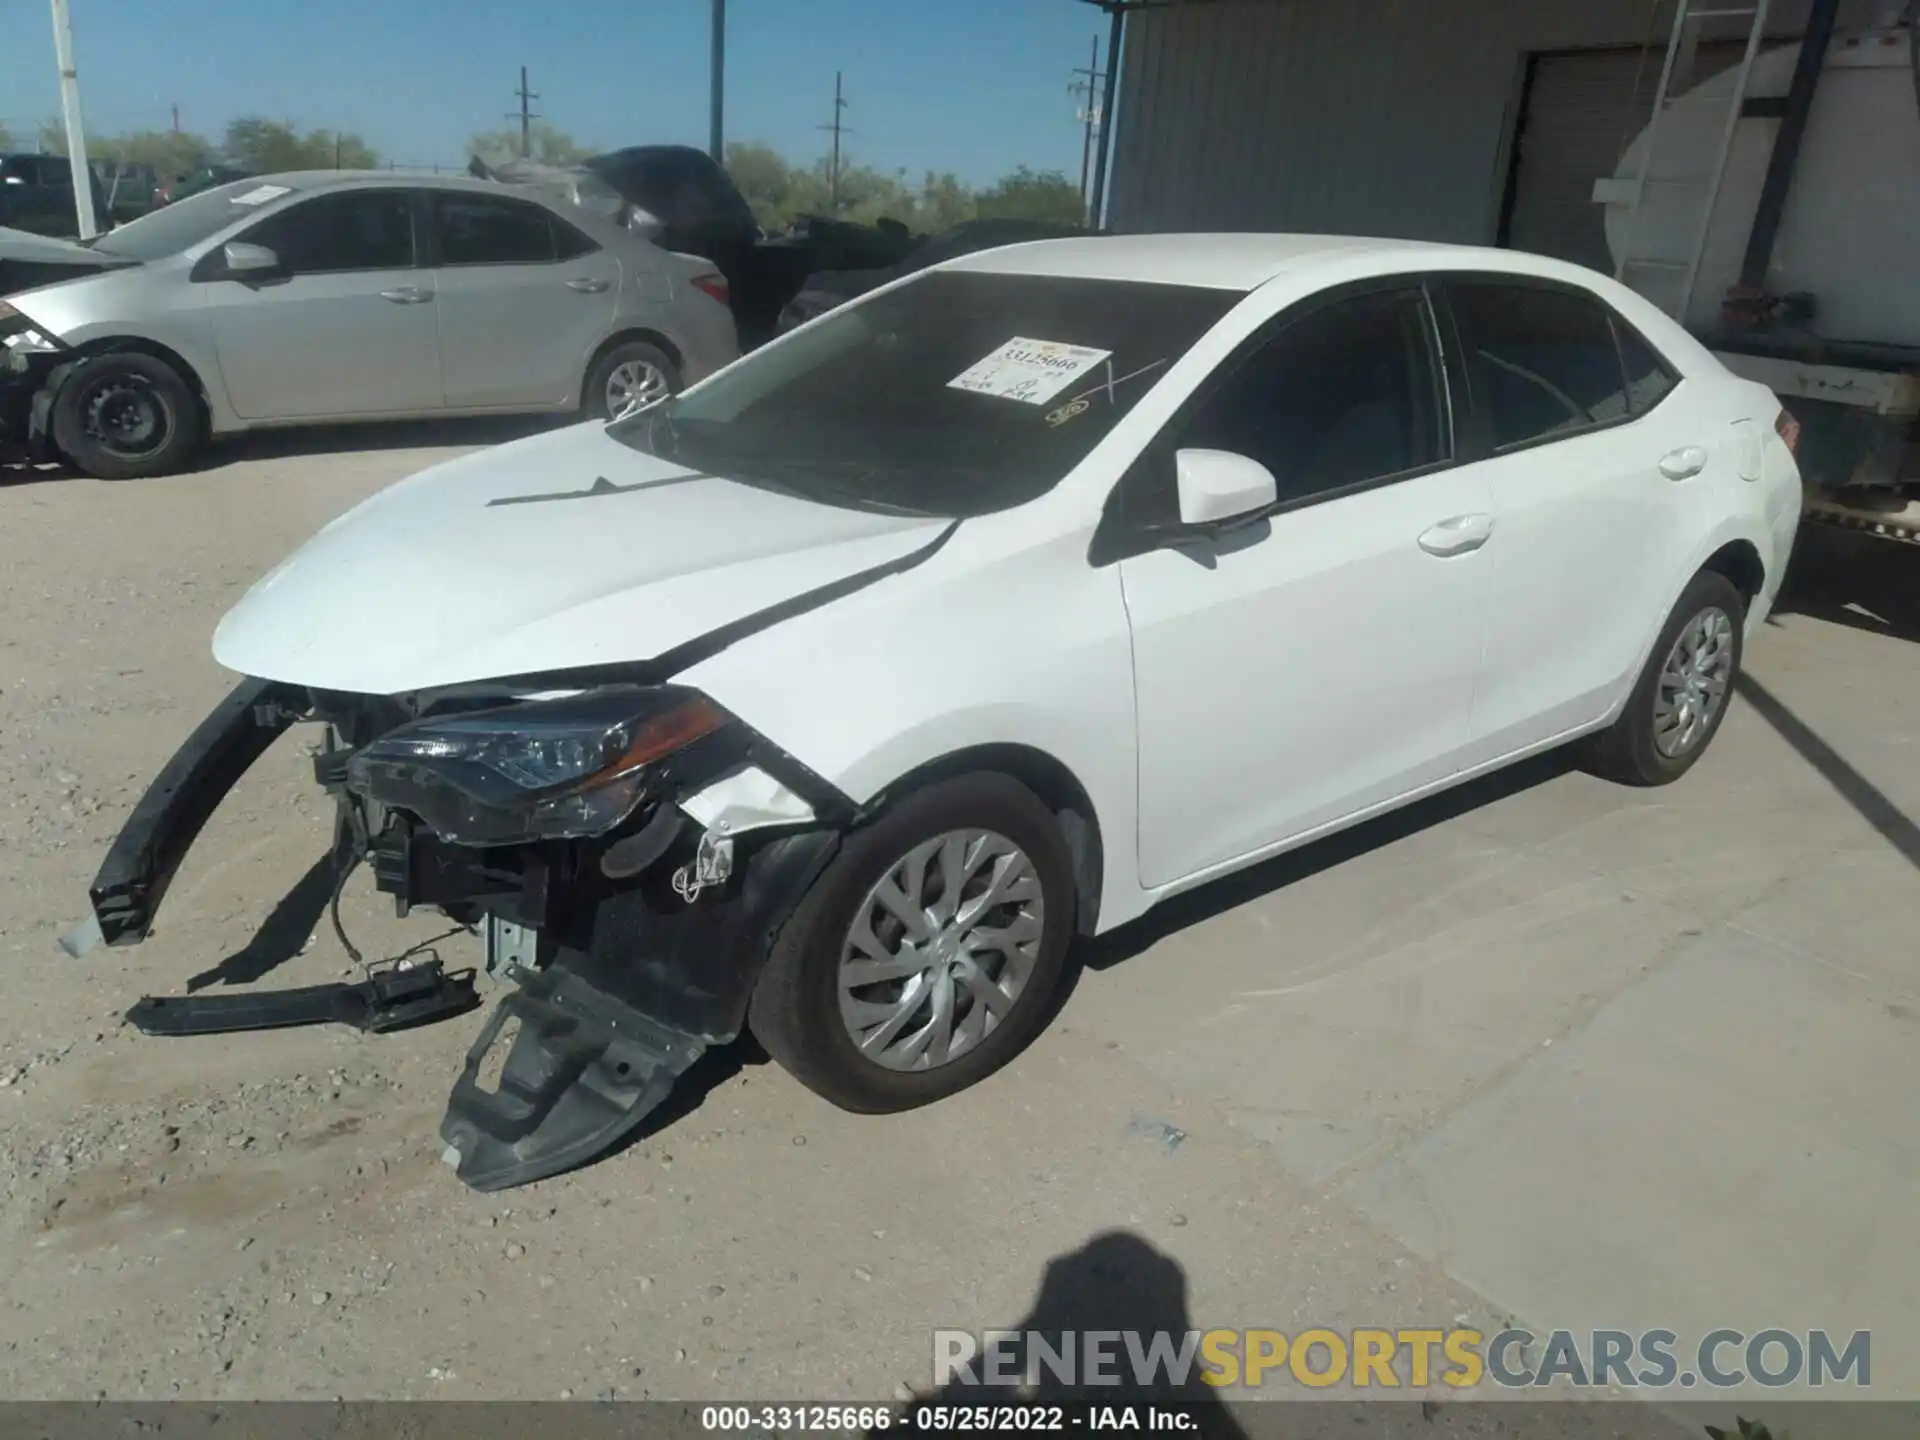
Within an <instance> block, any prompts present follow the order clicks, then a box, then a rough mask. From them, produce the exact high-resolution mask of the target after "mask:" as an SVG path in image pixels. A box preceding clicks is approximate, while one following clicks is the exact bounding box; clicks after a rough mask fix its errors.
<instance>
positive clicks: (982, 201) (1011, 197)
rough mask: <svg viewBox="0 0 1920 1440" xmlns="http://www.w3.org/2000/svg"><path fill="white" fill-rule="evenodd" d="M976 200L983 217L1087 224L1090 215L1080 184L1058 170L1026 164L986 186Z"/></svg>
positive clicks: (1058, 223) (986, 218)
mask: <svg viewBox="0 0 1920 1440" xmlns="http://www.w3.org/2000/svg"><path fill="white" fill-rule="evenodd" d="M975 203H976V209H977V212H978V214H979V216H980V218H981V219H982V220H1040V221H1046V222H1048V223H1051V224H1055V225H1084V224H1085V223H1086V218H1087V206H1086V201H1085V200H1083V199H1082V198H1081V196H1080V187H1079V186H1078V185H1076V184H1074V183H1073V181H1071V180H1069V179H1068V178H1067V177H1066V176H1065V175H1063V174H1062V173H1061V172H1060V171H1058V170H1042V171H1035V170H1030V169H1028V168H1027V167H1026V166H1025V165H1022V166H1020V167H1019V168H1018V169H1016V170H1015V171H1014V172H1013V173H1012V174H1011V175H1003V176H1001V177H1000V178H999V179H998V180H996V181H995V182H994V183H993V184H992V185H990V186H988V187H987V188H986V189H985V190H982V191H981V192H980V193H979V195H978V196H977V197H976V202H975Z"/></svg>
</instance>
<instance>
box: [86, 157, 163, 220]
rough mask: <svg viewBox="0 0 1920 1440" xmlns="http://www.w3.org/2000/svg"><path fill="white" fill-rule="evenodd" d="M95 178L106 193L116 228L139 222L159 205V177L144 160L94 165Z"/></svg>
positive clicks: (103, 162) (96, 163)
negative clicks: (129, 222)
mask: <svg viewBox="0 0 1920 1440" xmlns="http://www.w3.org/2000/svg"><path fill="white" fill-rule="evenodd" d="M93 173H94V178H95V179H97V180H98V181H99V182H100V186H101V188H102V189H104V190H105V191H106V194H107V209H108V211H109V212H110V213H111V214H112V216H113V221H114V223H115V224H116V225H124V224H125V223H126V222H127V221H129V220H138V219H139V218H140V217H141V216H142V215H144V214H146V213H147V212H148V211H149V210H151V209H153V207H154V206H156V205H158V204H159V203H160V175H159V172H158V171H156V170H155V169H154V168H153V166H151V165H149V164H146V163H145V162H144V161H138V160H136V161H132V162H127V163H122V162H120V161H116V160H99V161H95V162H93Z"/></svg>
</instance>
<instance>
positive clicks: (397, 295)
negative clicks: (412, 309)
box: [380, 285, 433, 305]
mask: <svg viewBox="0 0 1920 1440" xmlns="http://www.w3.org/2000/svg"><path fill="white" fill-rule="evenodd" d="M380 298H381V299H382V300H391V301H392V302H393V303H394V304H396V305H424V304H426V303H427V301H429V300H431V299H433V292H432V291H431V290H422V289H421V288H420V287H419V286H418V285H400V286H397V287H395V288H394V289H392V290H382V291H381V292H380Z"/></svg>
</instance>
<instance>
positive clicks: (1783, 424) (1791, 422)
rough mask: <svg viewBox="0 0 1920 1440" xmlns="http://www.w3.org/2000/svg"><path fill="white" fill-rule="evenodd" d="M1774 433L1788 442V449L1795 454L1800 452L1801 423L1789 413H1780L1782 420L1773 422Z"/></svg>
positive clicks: (1783, 411)
mask: <svg viewBox="0 0 1920 1440" xmlns="http://www.w3.org/2000/svg"><path fill="white" fill-rule="evenodd" d="M1773 433H1774V434H1776V435H1778V436H1779V437H1780V438H1781V440H1783V441H1785V442H1786V446H1787V449H1788V450H1789V451H1791V452H1793V453H1794V454H1798V453H1799V450H1800V422H1799V421H1798V420H1796V419H1794V418H1793V416H1792V415H1791V414H1789V413H1788V412H1787V411H1785V410H1782V411H1781V412H1780V418H1779V419H1777V420H1775V421H1774V422H1773Z"/></svg>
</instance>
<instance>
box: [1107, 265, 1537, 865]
mask: <svg viewBox="0 0 1920 1440" xmlns="http://www.w3.org/2000/svg"><path fill="white" fill-rule="evenodd" d="M1164 444H1165V446H1166V447H1167V449H1168V452H1169V453H1172V452H1175V451H1177V450H1178V449H1180V448H1195V449H1215V450H1226V451H1229V452H1231V453H1235V454H1240V455H1244V456H1247V457H1248V458H1251V459H1257V460H1259V461H1260V463H1262V464H1263V465H1266V466H1267V468H1268V469H1269V470H1270V471H1271V472H1273V474H1274V476H1275V483H1276V487H1277V490H1278V495H1279V498H1278V500H1277V502H1276V503H1277V507H1278V508H1276V509H1275V510H1274V511H1273V512H1272V513H1271V514H1269V515H1268V516H1267V517H1266V518H1262V519H1258V520H1257V521H1255V522H1254V523H1251V524H1245V525H1242V526H1240V527H1238V528H1236V529H1233V530H1230V531H1228V532H1226V533H1224V534H1221V535H1218V536H1206V535H1201V536H1195V537H1191V538H1190V539H1188V540H1185V541H1183V542H1182V543H1177V544H1172V545H1167V544H1161V545H1158V546H1156V547H1154V548H1144V547H1143V549H1142V553H1137V554H1133V555H1130V556H1129V557H1128V558H1126V559H1124V560H1123V561H1122V563H1121V580H1122V585H1123V589H1124V593H1125V596H1126V602H1127V614H1128V618H1129V621H1130V623H1131V625H1132V628H1133V651H1134V674H1135V695H1136V699H1135V706H1136V718H1137V726H1138V735H1139V747H1140V805H1139V817H1140V818H1139V823H1140V834H1139V853H1140V872H1141V877H1142V879H1143V880H1144V882H1145V883H1146V884H1147V885H1149V886H1157V885H1165V884H1170V883H1173V882H1176V881H1179V880H1183V879H1186V878H1187V877H1190V876H1193V875H1196V874H1199V873H1201V872H1203V871H1206V870H1209V869H1211V868H1213V867H1215V866H1220V865H1224V864H1227V863H1229V862H1232V861H1235V860H1238V859H1240V858H1242V857H1245V856H1248V855H1251V854H1253V853H1255V852H1257V851H1260V850H1262V849H1265V848H1268V847H1270V846H1273V845H1277V844H1280V843H1283V842H1285V841H1287V840H1291V839H1293V838H1295V837H1297V836H1300V835H1303V834H1305V833H1307V832H1309V831H1312V830H1314V829H1317V828H1319V827H1321V826H1323V825H1327V824H1330V823H1332V822H1334V821H1337V820H1340V819H1343V818H1345V817H1347V816H1350V815H1353V814H1355V813H1357V812H1359V811H1361V810H1365V809H1367V808H1369V807H1371V806H1374V805H1377V804H1380V803H1382V802H1385V801H1388V800H1392V799H1394V798H1396V797H1398V796H1400V795H1402V794H1405V793H1406V792H1407V791H1409V790H1413V789H1416V788H1418V787H1420V786H1422V785H1425V784H1428V783H1431V782H1434V781H1437V780H1442V779H1444V778H1446V776H1448V775H1449V774H1451V773H1453V772H1454V771H1455V770H1456V769H1457V768H1458V766H1459V762H1460V755H1461V753H1462V752H1463V751H1464V749H1465V748H1466V746H1467V745H1468V743H1469V741H1470V733H1471V719H1472V702H1473V694H1474V684H1475V680H1476V677H1477V675H1478V672H1479V668H1480V663H1481V644H1482V625H1483V615H1482V606H1483V602H1484V599H1485V586H1486V578H1485V577H1486V568H1487V561H1488V555H1487V553H1485V551H1486V550H1489V549H1491V548H1493V547H1494V546H1497V545H1498V544H1499V543H1500V537H1497V536H1496V535H1495V534H1494V530H1493V522H1492V519H1491V516H1490V503H1489V499H1488V492H1487V485H1486V479H1485V477H1484V476H1483V475H1482V474H1481V473H1480V472H1479V471H1478V469H1477V468H1476V467H1472V466H1467V467H1459V466H1455V465H1453V464H1452V463H1451V457H1452V454H1453V451H1452V448H1451V426H1450V423H1449V419H1448V413H1447V400H1446V393H1445V389H1444V386H1443V385H1442V383H1441V377H1440V371H1439V367H1438V350H1437V345H1436V343H1435V332H1434V329H1433V324H1432V320H1431V316H1430V313H1429V311H1428V308H1427V305H1426V301H1425V298H1424V296H1423V294H1422V292H1421V291H1420V289H1419V288H1418V287H1417V286H1393V287H1389V288H1387V289H1385V290H1382V291H1378V292H1372V293H1368V294H1363V295H1359V296H1349V297H1346V298H1341V299H1333V300H1327V301H1324V302H1318V303H1315V304H1313V305H1311V306H1310V307H1308V308H1307V309H1306V311H1305V313H1302V314H1295V315H1292V316H1290V317H1283V319H1282V321H1281V322H1280V323H1279V326H1278V328H1277V330H1276V331H1275V332H1274V333H1273V334H1272V335H1271V337H1269V338H1266V339H1264V340H1263V341H1262V342H1260V343H1258V344H1256V345H1255V346H1253V347H1252V348H1251V349H1250V351H1249V352H1248V353H1247V354H1246V355H1244V356H1243V357H1242V358H1240V359H1239V360H1237V361H1235V362H1233V363H1232V364H1231V365H1230V366H1229V368H1228V372H1227V373H1226V375H1225V377H1224V379H1223V381H1222V382H1221V383H1220V384H1219V385H1218V386H1217V388H1215V389H1213V390H1212V391H1210V392H1208V393H1206V394H1204V396H1203V398H1202V399H1201V400H1200V402H1199V403H1198V406H1197V409H1196V410H1195V411H1194V413H1192V414H1191V415H1190V416H1189V417H1188V418H1186V419H1185V420H1182V421H1180V422H1177V423H1176V425H1175V426H1174V427H1173V432H1172V434H1171V435H1170V436H1169V437H1167V439H1166V440H1165V442H1164ZM1152 456H1153V452H1151V451H1150V452H1149V459H1148V460H1147V461H1146V462H1145V463H1147V464H1149V465H1155V464H1157V461H1156V460H1154V459H1153V458H1152ZM1136 473H1142V472H1139V471H1136ZM1144 473H1147V474H1149V475H1153V474H1155V473H1157V472H1156V471H1155V470H1152V469H1149V470H1147V471H1146V472H1144ZM1145 529H1146V531H1147V533H1148V534H1149V535H1151V533H1152V527H1151V524H1150V522H1149V523H1147V524H1146V526H1145ZM1174 533H1176V534H1178V533H1179V532H1174Z"/></svg>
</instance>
